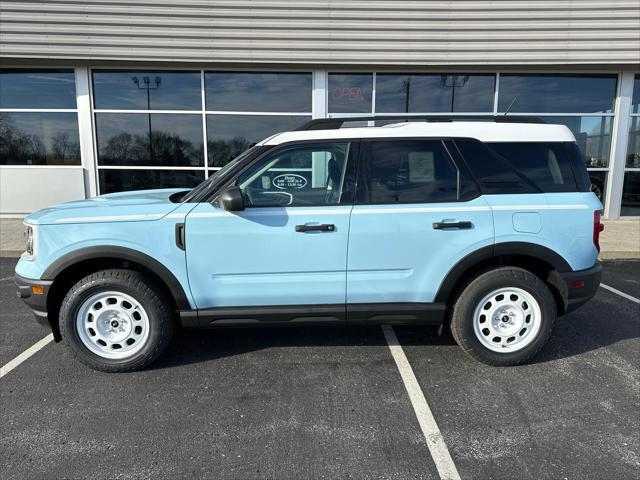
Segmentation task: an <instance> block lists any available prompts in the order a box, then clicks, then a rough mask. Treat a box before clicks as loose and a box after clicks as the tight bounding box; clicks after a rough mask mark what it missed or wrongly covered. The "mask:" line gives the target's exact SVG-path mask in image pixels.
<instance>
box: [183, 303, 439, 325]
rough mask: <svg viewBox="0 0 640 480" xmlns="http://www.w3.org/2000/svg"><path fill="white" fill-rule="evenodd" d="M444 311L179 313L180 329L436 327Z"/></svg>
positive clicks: (302, 308) (339, 307) (385, 306)
mask: <svg viewBox="0 0 640 480" xmlns="http://www.w3.org/2000/svg"><path fill="white" fill-rule="evenodd" d="M445 310H446V305H445V304H434V303H417V302H406V303H355V304H348V305H344V304H328V305H283V306H257V307H220V308H206V309H201V310H182V311H180V312H179V313H180V321H181V322H182V325H183V326H184V327H218V326H220V327H221V326H251V325H260V326H282V325H295V324H304V325H311V324H320V325H321V324H345V323H348V324H401V325H440V324H441V323H442V321H443V319H444V314H445Z"/></svg>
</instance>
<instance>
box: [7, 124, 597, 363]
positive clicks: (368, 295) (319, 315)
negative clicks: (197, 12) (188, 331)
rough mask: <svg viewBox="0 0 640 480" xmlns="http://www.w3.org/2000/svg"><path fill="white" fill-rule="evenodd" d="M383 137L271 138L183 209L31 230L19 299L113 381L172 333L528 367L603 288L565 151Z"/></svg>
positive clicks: (503, 135)
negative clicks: (271, 331) (317, 340)
mask: <svg viewBox="0 0 640 480" xmlns="http://www.w3.org/2000/svg"><path fill="white" fill-rule="evenodd" d="M372 120H373V119H371V118H361V119H349V120H348V121H350V122H356V121H360V122H366V121H372ZM375 120H376V121H380V120H382V121H386V122H387V123H388V124H387V125H384V126H380V127H378V126H374V127H371V126H365V127H354V128H344V127H345V126H346V125H344V124H345V123H346V121H347V120H345V119H324V120H314V121H312V122H310V123H308V124H306V125H303V126H302V127H300V128H299V129H297V130H296V131H292V132H286V133H281V134H278V135H274V136H272V137H270V138H268V139H266V140H264V141H262V142H260V143H259V144H257V145H256V146H254V147H252V148H251V149H249V150H248V151H246V152H245V153H243V154H242V155H240V156H239V157H238V158H236V159H235V160H233V161H232V162H231V163H229V164H228V165H226V166H225V167H224V168H223V169H222V170H219V171H218V172H216V174H215V175H213V176H211V177H210V178H209V179H207V180H206V181H205V182H204V183H202V184H201V185H200V186H198V187H196V188H194V189H192V190H185V189H170V190H167V189H163V190H148V191H138V192H127V193H115V194H110V195H102V196H99V197H97V198H92V199H89V200H83V201H77V202H70V203H65V204H62V205H57V206H54V207H51V208H45V209H43V210H40V211H38V212H36V213H34V214H32V215H29V216H28V217H27V218H26V220H25V225H26V228H27V235H28V246H27V251H26V252H25V253H24V254H23V256H22V258H21V259H20V261H19V262H18V265H17V267H16V283H17V285H18V294H19V296H20V297H21V298H23V299H24V301H25V302H26V303H27V304H28V305H29V306H30V307H31V308H32V309H33V310H34V313H35V315H36V318H37V319H38V320H39V321H40V322H41V323H43V324H44V325H48V326H49V327H50V328H51V330H52V331H53V334H54V337H55V339H56V340H58V341H59V340H61V339H63V338H64V339H65V340H66V342H67V343H68V345H69V346H70V347H71V349H72V350H73V351H74V352H75V354H76V355H77V357H78V358H79V359H80V360H81V361H82V362H84V363H86V364H87V365H89V366H91V367H93V368H95V369H99V370H104V371H111V372H116V371H118V372H121V371H130V370H136V369H140V368H143V367H145V366H146V365H148V364H150V363H151V362H153V361H154V360H155V359H156V358H157V357H158V356H159V355H160V354H161V353H162V351H163V350H164V349H165V347H166V346H167V344H168V343H169V341H170V339H171V335H172V332H173V329H174V326H175V324H176V322H180V323H181V324H182V325H183V326H185V327H219V326H237V325H282V324H290V325H296V324H298V325H310V324H335V323H337V324H363V325H370V324H385V323H387V324H411V325H415V324H420V325H423V324H425V325H440V326H447V327H450V328H451V331H452V333H453V336H454V338H455V340H456V341H457V342H458V344H459V345H460V346H461V347H462V348H463V349H464V351H466V352H467V353H469V354H470V355H471V356H472V357H474V358H476V359H478V360H480V361H482V362H485V363H488V364H491V365H513V364H517V363H521V362H524V361H526V360H527V359H529V358H531V357H532V356H533V355H534V354H536V353H537V352H538V351H539V350H540V349H541V348H542V346H543V345H544V344H545V343H546V341H547V340H548V339H549V336H550V335H551V331H552V329H553V325H554V322H555V320H556V317H557V316H559V315H563V314H566V313H567V312H569V311H571V310H573V309H575V308H576V307H578V306H579V305H581V304H583V303H584V302H586V301H587V300H589V299H590V298H591V297H593V295H594V294H595V292H596V290H597V288H598V285H599V282H600V276H601V267H600V265H599V263H598V261H597V257H598V251H599V246H598V235H599V232H600V231H601V229H602V226H601V224H600V213H601V209H602V205H601V204H600V201H599V200H598V199H597V198H596V196H595V195H594V194H593V193H591V192H590V191H589V178H588V176H587V171H586V169H585V166H584V161H583V158H582V155H581V154H580V152H579V150H578V148H577V146H576V144H575V139H574V137H573V135H572V134H571V132H570V131H569V130H568V129H567V128H566V127H564V126H560V125H547V124H544V123H543V122H540V121H536V120H535V119H525V118H522V117H518V118H517V119H515V118H511V117H501V118H500V117H496V118H493V117H491V118H487V119H484V120H483V121H478V120H477V119H476V120H474V121H461V120H459V119H445V118H436V119H433V118H431V119H429V118H422V119H414V120H416V121H411V122H403V123H389V122H392V120H391V119H388V118H380V117H377V118H376V119H375ZM360 124H362V123H360ZM364 125H367V123H364Z"/></svg>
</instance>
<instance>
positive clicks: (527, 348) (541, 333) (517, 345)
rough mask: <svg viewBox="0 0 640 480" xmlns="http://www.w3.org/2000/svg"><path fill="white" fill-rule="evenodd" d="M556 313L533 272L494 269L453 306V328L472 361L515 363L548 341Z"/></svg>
mask: <svg viewBox="0 0 640 480" xmlns="http://www.w3.org/2000/svg"><path fill="white" fill-rule="evenodd" d="M556 317H557V310H556V303H555V300H554V298H553V295H552V294H551V292H550V291H549V288H547V286H546V285H545V284H544V282H543V281H542V280H541V279H540V278H538V277H537V276H536V275H534V274H533V273H531V272H529V271H527V270H524V269H521V268H515V267H505V268H496V269H494V270H491V271H489V272H486V273H484V274H482V275H480V276H478V277H477V278H475V279H474V280H473V281H471V282H470V283H469V284H468V285H467V286H466V287H465V288H464V290H463V291H462V293H461V295H460V296H459V297H458V300H457V302H456V304H455V305H454V309H453V315H452V318H451V331H452V333H453V336H454V338H455V340H456V342H457V343H458V345H460V347H461V348H462V349H463V350H464V351H465V352H466V353H468V354H469V355H471V356H472V357H473V358H475V359H476V360H479V361H481V362H483V363H486V364H489V365H496V366H507V365H516V364H519V363H523V362H525V361H526V360H528V359H530V358H531V357H533V356H534V355H535V354H536V353H538V351H540V349H541V348H542V347H543V346H544V344H545V343H546V342H547V341H548V339H549V337H550V336H551V332H552V330H553V326H554V324H555V320H556Z"/></svg>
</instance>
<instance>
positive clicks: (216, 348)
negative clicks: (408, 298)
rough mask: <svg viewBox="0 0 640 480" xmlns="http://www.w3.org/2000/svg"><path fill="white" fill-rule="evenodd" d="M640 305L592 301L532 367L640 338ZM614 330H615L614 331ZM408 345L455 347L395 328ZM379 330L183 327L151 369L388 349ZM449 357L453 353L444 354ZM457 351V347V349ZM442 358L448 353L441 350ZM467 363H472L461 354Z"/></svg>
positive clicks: (434, 336)
mask: <svg viewBox="0 0 640 480" xmlns="http://www.w3.org/2000/svg"><path fill="white" fill-rule="evenodd" d="M638 312H639V309H638V306H637V305H635V304H633V303H631V302H628V303H625V302H617V303H615V304H613V305H612V303H611V301H603V300H601V299H598V298H596V299H594V300H592V301H591V302H590V303H589V304H588V305H586V306H584V307H582V308H580V309H578V310H577V311H576V312H573V313H571V314H569V315H567V316H564V317H561V318H559V319H558V321H557V323H556V326H555V329H554V332H553V334H552V336H551V339H550V341H549V343H548V344H547V345H545V346H544V347H543V349H542V351H541V352H540V353H538V355H536V356H535V357H534V358H533V359H531V360H530V361H529V362H528V363H535V364H537V363H546V362H553V361H554V360H558V359H561V358H568V357H573V356H576V355H581V354H583V353H586V352H589V351H592V350H597V349H600V348H602V347H606V346H608V345H612V344H615V343H618V342H622V341H625V340H630V339H635V338H638V337H640V318H639V317H640V316H639V315H638ZM612 327H615V328H612ZM395 329H396V333H397V335H398V339H399V341H400V343H401V345H403V346H406V347H415V346H424V347H434V348H438V347H451V346H455V345H456V343H455V341H454V340H453V338H452V337H451V334H450V333H449V332H447V331H445V333H444V334H443V335H439V334H438V329H437V328H436V327H432V326H397V327H395ZM386 345H387V343H386V340H385V338H384V334H383V333H382V330H381V329H380V327H378V326H366V327H356V326H344V327H342V326H331V327H329V326H318V327H308V326H305V327H297V326H296V327H294V326H292V327H282V328H254V327H251V328H220V329H201V330H193V329H180V330H178V331H177V332H176V335H175V337H174V339H173V342H172V344H171V345H170V347H169V348H168V350H167V352H166V353H165V354H164V355H163V356H162V357H161V358H160V359H159V360H158V361H157V362H156V363H155V364H153V365H152V366H151V367H150V368H151V369H163V368H171V367H174V366H178V365H186V364H192V363H201V362H206V361H211V360H216V359H222V358H227V357H233V356H237V355H242V354H245V353H249V352H255V351H259V350H264V349H270V348H325V347H381V346H384V347H386ZM446 352H447V353H451V349H447V350H446ZM456 352H457V349H456ZM441 353H442V354H444V352H441ZM461 358H464V359H465V361H473V360H471V359H467V357H466V356H464V355H462V356H461Z"/></svg>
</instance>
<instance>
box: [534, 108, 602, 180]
mask: <svg viewBox="0 0 640 480" xmlns="http://www.w3.org/2000/svg"><path fill="white" fill-rule="evenodd" d="M542 119H543V120H545V121H546V122H547V123H555V124H558V125H566V126H567V127H568V128H569V130H571V132H572V133H573V135H574V136H575V137H576V142H577V143H578V146H579V147H580V150H581V151H582V153H583V155H584V156H585V163H586V165H587V168H589V167H606V166H607V165H608V164H609V150H610V147H611V118H610V117H542Z"/></svg>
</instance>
